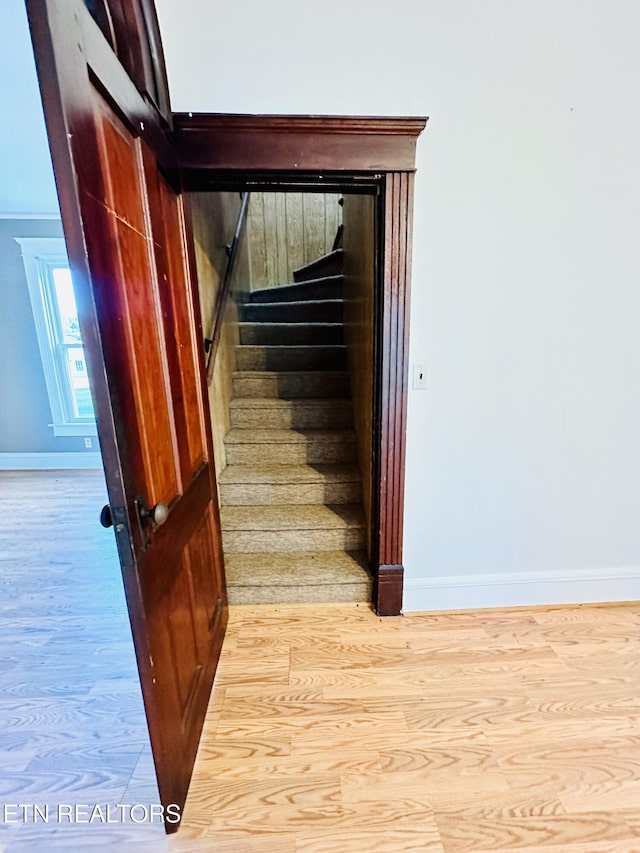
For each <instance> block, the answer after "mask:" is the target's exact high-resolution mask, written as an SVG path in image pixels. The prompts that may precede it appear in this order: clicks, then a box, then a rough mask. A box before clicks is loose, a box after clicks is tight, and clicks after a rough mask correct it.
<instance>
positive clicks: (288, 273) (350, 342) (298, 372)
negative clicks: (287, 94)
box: [189, 191, 376, 604]
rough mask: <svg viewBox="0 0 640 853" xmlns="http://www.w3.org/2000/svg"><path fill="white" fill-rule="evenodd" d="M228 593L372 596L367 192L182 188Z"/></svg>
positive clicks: (236, 598) (294, 597)
mask: <svg viewBox="0 0 640 853" xmlns="http://www.w3.org/2000/svg"><path fill="white" fill-rule="evenodd" d="M189 200H190V208H191V216H192V221H193V232H194V239H195V250H196V263H197V272H198V281H199V288H200V301H201V310H202V317H203V334H204V337H205V338H206V337H207V335H208V334H209V331H208V330H209V328H210V326H211V324H212V323H213V322H214V316H215V314H216V312H220V311H221V310H222V311H223V313H224V317H223V323H222V327H221V332H220V339H219V344H218V346H217V348H216V353H215V358H214V361H213V365H212V369H211V370H210V383H209V395H210V409H211V416H212V427H213V435H214V452H215V456H216V459H215V463H216V473H217V477H218V489H219V497H220V507H221V522H222V533H223V549H224V554H225V568H226V575H227V590H228V595H229V601H230V603H232V604H234V603H235V604H244V603H281V602H287V601H288V602H305V601H308V602H326V603H331V602H339V601H363V602H370V601H371V598H372V576H371V573H370V568H369V567H370V557H371V512H372V506H371V504H372V444H373V440H372V399H373V348H374V312H375V306H374V298H375V297H374V290H375V288H374V279H375V266H376V240H375V215H376V213H375V210H376V208H375V199H374V196H373V195H371V194H366V193H354V192H349V193H342V192H340V193H337V192H309V191H307V192H294V191H287V192H273V191H257V192H252V193H251V196H250V199H249V203H248V209H247V210H248V213H247V216H246V223H245V227H244V229H243V230H242V232H241V236H240V240H239V245H238V246H237V247H235V248H236V250H237V251H236V263H235V266H234V271H233V274H232V279H231V284H230V287H229V293H228V296H227V298H226V299H224V300H223V304H222V305H221V302H220V298H219V297H220V288H221V286H222V282H223V279H224V276H225V269H226V266H227V263H228V254H229V245H230V235H231V234H233V230H234V227H235V220H236V216H237V211H238V210H239V207H240V197H239V194H238V193H235V192H194V193H190V196H189Z"/></svg>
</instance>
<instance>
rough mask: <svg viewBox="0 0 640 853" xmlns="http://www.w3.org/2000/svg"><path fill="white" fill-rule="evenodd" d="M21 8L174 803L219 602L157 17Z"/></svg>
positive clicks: (106, 9) (205, 694)
mask: <svg viewBox="0 0 640 853" xmlns="http://www.w3.org/2000/svg"><path fill="white" fill-rule="evenodd" d="M110 6H111V7H112V8H110ZM28 7H29V14H30V23H31V28H32V35H33V40H34V45H35V50H36V59H37V64H38V72H39V77H40V83H41V89H42V92H43V101H44V105H45V112H46V116H47V123H48V131H49V139H50V143H51V149H52V154H53V159H54V167H55V171H56V179H57V182H58V191H59V196H60V201H61V208H62V215H63V224H64V228H65V235H66V238H67V244H68V250H69V257H70V262H71V266H72V271H73V276H74V285H75V288H76V291H77V299H78V304H79V309H80V315H81V323H82V329H83V333H84V341H85V347H86V350H87V355H88V360H89V365H90V370H91V378H92V390H93V394H94V404H95V409H96V412H97V420H98V430H99V436H100V441H101V448H102V452H103V458H104V462H105V471H106V479H107V487H108V491H109V499H110V512H111V518H112V521H113V525H114V529H115V534H116V540H117V543H118V550H119V555H120V560H121V564H122V572H123V578H124V583H125V589H126V594H127V603H128V608H129V615H130V620H131V626H132V632H133V639H134V644H135V649H136V655H137V661H138V668H139V671H140V679H141V683H142V690H143V696H144V701H145V707H146V712H147V718H148V723H149V731H150V735H151V744H152V749H153V755H154V760H155V766H156V772H157V777H158V784H159V789H160V797H161V800H162V803H163V804H164V805H165V806H168V805H169V804H177V805H178V806H182V805H183V804H184V800H185V797H186V793H187V789H188V785H189V780H190V778H191V772H192V769H193V763H194V760H195V753H196V750H197V746H198V741H199V738H200V733H201V729H202V725H203V721H204V716H205V711H206V707H207V702H208V698H209V694H210V690H211V685H212V680H213V675H214V671H215V666H216V662H217V658H218V655H219V652H220V646H221V643H222V637H223V634H224V628H225V624H226V616H227V607H226V592H225V584H224V573H223V563H222V551H221V545H220V526H219V518H218V507H217V499H216V484H215V475H214V469H213V464H212V443H211V432H210V420H209V412H208V403H207V394H206V384H205V381H204V364H203V353H202V350H201V345H200V342H201V341H202V334H201V323H200V317H199V309H198V301H197V292H196V289H195V287H194V279H193V274H192V273H193V260H192V251H191V248H190V237H189V229H188V224H187V222H186V221H185V213H184V209H183V202H182V197H181V195H180V193H179V192H178V191H177V189H176V181H177V178H176V175H177V174H178V172H177V170H175V169H174V168H173V167H174V166H175V163H174V161H173V157H172V149H171V144H170V142H169V141H168V140H169V134H168V127H169V125H168V122H169V121H170V116H169V115H167V112H166V109H164V107H166V104H167V103H168V102H167V101H166V97H164V96H163V76H162V74H163V72H162V68H161V66H160V65H159V64H158V56H159V54H158V50H159V42H158V41H157V39H156V40H155V41H154V39H153V38H151V36H153V34H154V33H155V32H156V30H155V21H154V19H153V17H151V16H152V15H153V11H152V9H151V10H150V9H149V8H148V7H147V5H146V4H145V3H144V2H143V0H140V2H137V0H136V2H133V1H132V2H127V3H125V4H123V3H120V2H113V3H111V4H107V3H99V2H91V3H89V2H88V3H86V5H85V4H84V3H81V2H79V0H78V2H76V0H64V3H60V2H56V0H29V2H28ZM89 10H90V11H89ZM123 10H124V11H123ZM90 12H91V13H90ZM118 16H120V17H118ZM154 63H155V64H154ZM165 95H166V90H165ZM163 112H164V115H163ZM96 523H98V511H96ZM79 651H81V650H79ZM166 826H167V829H168V830H169V831H171V830H172V829H175V828H176V827H175V824H173V823H167V824H166Z"/></svg>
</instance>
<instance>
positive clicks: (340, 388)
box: [233, 373, 349, 400]
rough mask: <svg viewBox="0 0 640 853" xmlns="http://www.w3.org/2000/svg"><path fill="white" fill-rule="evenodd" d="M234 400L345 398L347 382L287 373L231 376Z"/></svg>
mask: <svg viewBox="0 0 640 853" xmlns="http://www.w3.org/2000/svg"><path fill="white" fill-rule="evenodd" d="M233 393H234V396H235V397H279V398H280V399H282V400H291V399H308V398H313V397H348V396H349V379H348V375H347V374H346V373H345V374H344V375H341V376H324V375H322V374H321V373H318V374H317V375H316V376H313V375H311V376H309V375H300V374H296V373H291V374H290V375H287V374H286V373H283V374H280V375H279V376H234V378H233Z"/></svg>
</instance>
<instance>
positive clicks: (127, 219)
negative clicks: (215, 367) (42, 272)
mask: <svg viewBox="0 0 640 853" xmlns="http://www.w3.org/2000/svg"><path fill="white" fill-rule="evenodd" d="M93 97H94V103H95V106H96V109H95V120H96V129H97V138H98V145H99V157H100V167H101V169H102V173H103V175H104V200H103V201H102V208H103V209H102V211H101V214H102V216H101V218H102V219H103V220H104V223H105V230H104V231H103V230H102V229H101V230H100V231H99V232H98V234H97V235H96V238H97V239H98V240H103V239H104V235H105V233H107V234H109V238H110V244H111V247H112V252H111V254H110V255H107V256H106V257H105V260H106V261H107V262H108V261H109V259H111V260H112V261H113V264H112V266H111V269H101V270H100V272H101V274H102V275H103V276H105V280H106V281H109V282H111V283H112V286H111V287H110V289H109V290H110V294H109V297H110V301H111V305H110V306H108V307H107V306H105V307H106V309H107V310H109V311H110V312H112V313H114V314H115V317H116V318H117V322H116V323H115V324H112V326H111V329H110V332H111V335H112V336H113V337H115V334H117V333H118V332H119V335H118V337H120V341H119V342H118V343H119V345H120V346H121V347H122V350H123V353H124V354H125V358H126V362H127V364H126V368H125V369H124V370H122V369H121V370H120V376H119V379H120V381H121V382H126V383H127V384H129V383H130V384H131V386H132V390H133V397H134V410H135V421H136V424H137V431H138V440H139V442H140V448H141V451H142V458H143V467H144V481H143V482H139V483H138V484H137V487H138V491H139V494H141V495H145V496H146V499H147V500H148V502H149V505H150V506H153V505H155V504H157V503H158V502H160V501H162V502H164V503H166V504H171V502H172V501H173V500H174V499H175V498H176V496H177V495H178V493H179V491H180V479H179V467H178V465H177V460H178V451H177V441H176V435H175V428H174V421H173V411H172V405H171V402H172V401H171V397H170V395H171V388H170V384H169V370H168V364H167V355H166V345H165V342H164V331H163V328H162V314H161V307H160V298H159V292H158V281H157V278H156V270H155V268H154V260H153V254H152V244H151V233H150V227H149V216H148V213H147V210H146V209H145V208H146V182H145V175H144V170H143V164H142V150H141V148H142V143H141V142H140V140H139V139H136V138H134V137H132V135H131V133H130V131H127V129H126V128H125V126H124V125H123V124H122V122H120V121H119V120H118V118H117V117H116V116H115V114H114V113H113V111H112V110H111V109H110V108H109V106H108V105H107V104H106V103H105V102H104V101H103V100H102V98H101V96H100V95H99V94H98V93H97V92H96V91H95V90H94V95H93ZM81 189H82V188H81ZM85 194H86V195H87V196H88V198H87V202H88V204H91V196H90V191H85ZM183 286H184V283H183ZM114 342H115V341H114ZM192 381H193V377H192Z"/></svg>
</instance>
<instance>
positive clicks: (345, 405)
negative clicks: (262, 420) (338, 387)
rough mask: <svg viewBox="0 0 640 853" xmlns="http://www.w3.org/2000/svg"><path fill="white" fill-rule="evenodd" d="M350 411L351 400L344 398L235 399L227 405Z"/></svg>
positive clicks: (249, 407) (252, 407) (239, 407)
mask: <svg viewBox="0 0 640 853" xmlns="http://www.w3.org/2000/svg"><path fill="white" fill-rule="evenodd" d="M314 407H315V408H332V409H335V408H340V409H349V410H350V409H351V407H352V403H351V400H350V399H348V398H345V397H296V398H295V399H293V400H285V399H283V398H281V397H236V398H235V399H233V400H231V402H230V403H229V408H230V409H302V408H304V409H310V408H314Z"/></svg>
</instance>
